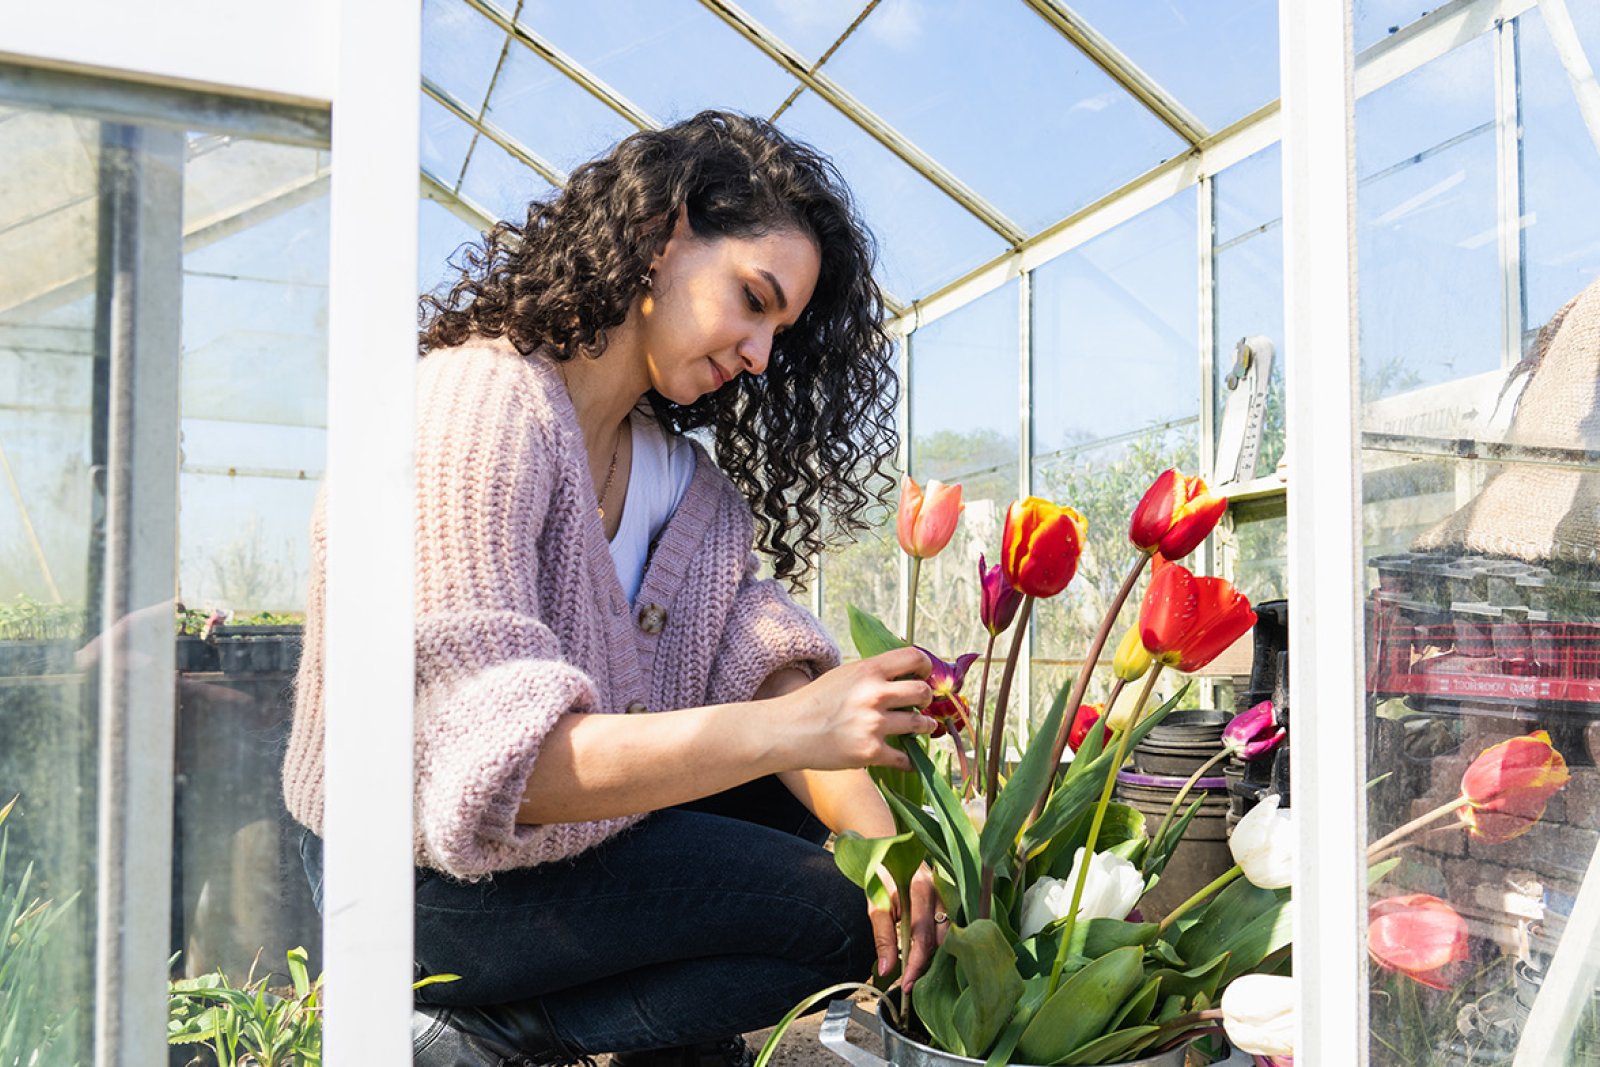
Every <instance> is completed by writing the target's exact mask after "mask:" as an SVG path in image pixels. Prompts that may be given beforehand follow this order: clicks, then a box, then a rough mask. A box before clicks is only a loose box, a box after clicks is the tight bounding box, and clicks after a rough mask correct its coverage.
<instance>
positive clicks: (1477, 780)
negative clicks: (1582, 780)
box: [1458, 730, 1572, 843]
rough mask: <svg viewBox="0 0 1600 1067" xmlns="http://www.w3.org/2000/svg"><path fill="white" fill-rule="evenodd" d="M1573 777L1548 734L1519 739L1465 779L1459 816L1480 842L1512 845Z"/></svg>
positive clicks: (1496, 748) (1485, 758) (1483, 757)
mask: <svg viewBox="0 0 1600 1067" xmlns="http://www.w3.org/2000/svg"><path fill="white" fill-rule="evenodd" d="M1571 777H1572V776H1571V775H1570V774H1569V773H1567V761H1566V760H1565V759H1563V758H1562V756H1561V753H1559V752H1557V751H1556V750H1555V749H1554V748H1553V747H1552V746H1551V744H1550V735H1549V734H1548V733H1547V732H1545V731H1544V730H1538V731H1535V732H1534V733H1531V734H1529V735H1528V736H1526V737H1513V738H1511V739H1510V740H1508V741H1502V742H1500V743H1499V744H1498V745H1493V746H1491V747H1489V748H1486V749H1484V750H1483V752H1481V753H1479V755H1478V758H1477V759H1475V760H1473V761H1472V765H1471V766H1470V767H1468V768H1467V771H1466V773H1465V774H1463V775H1462V776H1461V797H1462V800H1463V801H1464V803H1463V804H1462V805H1461V807H1460V809H1459V811H1458V813H1459V814H1460V816H1461V820H1462V821H1463V822H1465V823H1466V824H1467V827H1468V828H1469V829H1470V831H1471V833H1472V835H1473V836H1474V837H1477V838H1481V839H1483V840H1485V841H1489V842H1494V843H1498V842H1501V841H1509V840H1511V839H1512V838H1513V837H1519V836H1521V835H1522V834H1525V833H1527V832H1528V831H1529V830H1531V829H1533V824H1534V823H1536V822H1538V821H1539V818H1540V817H1541V816H1542V815H1544V808H1545V805H1546V804H1547V803H1548V802H1549V800H1550V798H1551V796H1553V795H1554V794H1555V793H1556V791H1557V790H1559V789H1560V788H1561V787H1562V786H1564V785H1566V784H1567V780H1568V779H1569V778H1571Z"/></svg>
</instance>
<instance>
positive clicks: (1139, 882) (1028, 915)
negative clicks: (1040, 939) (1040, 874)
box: [1020, 848, 1144, 938]
mask: <svg viewBox="0 0 1600 1067" xmlns="http://www.w3.org/2000/svg"><path fill="white" fill-rule="evenodd" d="M1082 863H1083V849H1081V848H1080V849H1078V851H1077V853H1076V854H1075V855H1074V856H1073V858H1072V873H1071V874H1069V875H1068V876H1067V877H1066V878H1048V877H1046V878H1041V879H1039V880H1038V881H1037V882H1035V883H1033V884H1032V885H1030V886H1029V887H1028V891H1027V892H1025V893H1023V894H1022V929H1021V931H1020V933H1021V936H1023V937H1025V938H1027V937H1032V936H1033V935H1034V934H1036V933H1038V932H1039V931H1040V930H1043V929H1044V928H1045V927H1046V926H1049V925H1050V924H1051V923H1053V922H1055V921H1056V920H1057V919H1061V918H1065V917H1066V914H1067V909H1068V908H1070V907H1072V887H1073V886H1074V885H1076V884H1077V883H1078V870H1079V866H1080V865H1081V864H1082ZM1143 893H1144V879H1143V878H1141V877H1140V876H1139V868H1137V867H1135V866H1134V865H1133V864H1131V863H1129V862H1128V861H1127V860H1125V859H1123V858H1122V857H1121V856H1117V855H1114V854H1112V853H1110V852H1096V853H1095V854H1094V857H1093V858H1092V859H1091V860H1090V861H1089V880H1088V881H1087V882H1085V883H1084V886H1083V899H1082V900H1080V901H1079V902H1078V919H1079V920H1080V921H1084V920H1088V919H1124V918H1127V915H1128V912H1130V911H1132V910H1133V906H1134V905H1135V904H1137V903H1139V897H1140V896H1141V895H1142V894H1143Z"/></svg>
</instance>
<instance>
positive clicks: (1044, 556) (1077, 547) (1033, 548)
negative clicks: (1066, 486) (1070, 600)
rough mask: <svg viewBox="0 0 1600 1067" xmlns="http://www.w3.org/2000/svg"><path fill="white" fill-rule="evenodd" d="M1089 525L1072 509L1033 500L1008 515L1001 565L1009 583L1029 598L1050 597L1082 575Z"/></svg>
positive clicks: (1017, 503) (1016, 506)
mask: <svg viewBox="0 0 1600 1067" xmlns="http://www.w3.org/2000/svg"><path fill="white" fill-rule="evenodd" d="M1087 532H1088V524H1087V523H1085V522H1084V519H1083V516H1082V515H1080V514H1078V513H1077V512H1076V511H1073V510H1072V509H1071V508H1064V507H1059V506H1057V505H1055V504H1052V503H1051V502H1050V501H1048V500H1044V499H1042V498H1040V497H1036V496H1030V497H1025V498H1024V499H1022V500H1018V501H1015V502H1014V503H1013V504H1012V505H1011V507H1010V508H1009V509H1007V511H1006V528H1005V534H1004V536H1003V538H1002V541H1001V550H1000V565H1001V567H1002V569H1003V571H1004V573H1005V578H1006V581H1008V582H1010V583H1011V586H1012V588H1013V589H1016V590H1017V591H1018V592H1020V593H1022V594H1023V595H1025V596H1038V597H1049V596H1055V595H1056V594H1057V593H1059V592H1061V591H1062V590H1063V589H1065V588H1066V587H1067V585H1068V583H1070V582H1071V581H1072V576H1073V575H1074V574H1076V573H1077V572H1078V557H1079V556H1081V555H1083V539H1084V535H1085V534H1086V533H1087Z"/></svg>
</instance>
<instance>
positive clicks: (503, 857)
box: [416, 349, 635, 878]
mask: <svg viewBox="0 0 1600 1067" xmlns="http://www.w3.org/2000/svg"><path fill="white" fill-rule="evenodd" d="M528 373H530V371H529V369H528V368H527V367H526V366H525V365H524V364H522V363H521V361H520V360H518V359H516V358H514V357H511V356H509V355H507V354H506V353H501V352H494V351H492V350H472V349H462V350H458V351H452V352H445V353H438V354H435V355H433V356H430V357H428V358H427V359H424V360H423V361H422V363H421V366H420V368H419V377H418V394H417V486H418V489H417V508H418V514H417V621H416V641H417V664H416V671H417V699H416V765H417V769H416V780H417V793H416V817H417V834H418V838H419V846H420V847H421V849H422V850H423V851H424V852H425V853H426V854H427V856H428V858H429V860H430V861H431V862H432V863H434V864H436V865H437V866H439V867H440V868H442V869H443V870H445V871H447V872H449V873H450V874H452V875H455V876H457V877H460V878H476V877H482V876H484V875H486V874H488V873H490V872H492V871H495V870H503V869H506V868H509V867H517V866H526V865H529V864H532V863H538V862H543V861H545V860H549V859H555V858H558V857H560V856H563V855H568V854H571V853H572V852H576V851H580V850H581V849H583V848H585V847H587V846H588V845H589V844H593V843H595V842H597V841H599V840H602V839H603V838H605V837H607V836H610V834H612V833H614V832H615V831H616V830H617V829H620V828H621V827H622V826H624V825H627V824H628V823H629V822H632V821H635V820H631V819H629V820H611V821H602V822H595V823H563V824H554V825H548V826H522V825H518V824H517V822H516V815H517V810H518V808H519V806H520V804H521V801H522V793H523V790H524V789H525V788H526V786H527V779H528V774H529V772H530V771H531V769H532V767H533V764H534V761H535V760H537V759H538V756H539V747H540V744H541V742H542V741H543V739H544V737H545V735H546V734H548V733H549V732H550V729H551V728H552V727H553V726H554V725H555V723H556V721H557V720H558V719H560V717H561V716H562V715H564V714H566V713H568V712H574V711H591V710H594V709H595V708H596V707H597V706H598V705H599V697H598V694H597V692H596V687H595V683H594V681H593V680H592V679H591V678H590V677H589V676H588V675H587V674H585V673H584V672H583V671H581V670H579V669H578V668H576V667H574V666H572V665H571V664H569V663H568V662H566V661H565V660H564V659H563V658H562V654H561V653H562V650H561V645H560V641H559V639H558V638H557V637H556V635H555V633H554V632H553V631H552V630H551V628H550V627H549V626H548V625H547V624H546V621H545V620H542V619H541V618H540V617H539V600H538V565H539V558H538V556H539V554H538V551H537V547H538V544H537V543H538V539H539V535H540V531H541V529H542V528H543V525H544V522H545V519H546V515H547V512H548V510H549V508H550V507H551V501H552V498H553V496H554V495H555V479H556V477H557V474H556V470H555V467H556V464H555V461H554V457H555V456H556V455H557V454H558V453H557V451H556V441H555V436H554V435H555V434H556V432H557V429H556V420H555V419H554V418H553V417H552V415H551V413H550V412H547V411H542V410H539V404H540V402H541V400H542V396H543V394H541V393H539V392H538V391H537V390H530V389H527V388H519V376H521V375H526V374H528Z"/></svg>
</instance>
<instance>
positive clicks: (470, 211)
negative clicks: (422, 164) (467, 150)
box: [421, 170, 495, 230]
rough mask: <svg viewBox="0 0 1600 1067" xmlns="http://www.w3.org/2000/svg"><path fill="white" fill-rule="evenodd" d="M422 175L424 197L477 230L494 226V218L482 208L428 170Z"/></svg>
mask: <svg viewBox="0 0 1600 1067" xmlns="http://www.w3.org/2000/svg"><path fill="white" fill-rule="evenodd" d="M421 175H422V181H421V185H422V195H423V196H425V197H427V198H428V199H429V200H432V201H433V202H434V203H436V204H440V205H442V206H443V207H444V209H445V210H446V211H448V212H450V214H452V215H454V216H455V217H456V218H458V219H460V220H461V221H462V222H464V223H466V224H467V225H468V226H471V227H472V228H473V229H475V230H487V229H490V228H491V227H493V226H494V224H495V218H494V216H493V215H491V214H490V213H489V212H487V211H485V210H484V209H483V208H482V207H481V206H479V205H478V204H475V203H473V202H472V201H471V200H469V199H468V198H467V197H465V196H462V195H461V194H460V193H458V192H456V191H455V190H454V189H452V188H450V186H448V185H446V184H445V183H444V182H442V181H440V180H439V179H438V178H436V177H435V176H434V175H432V174H429V173H428V172H427V171H426V170H423V171H422V172H421Z"/></svg>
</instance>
